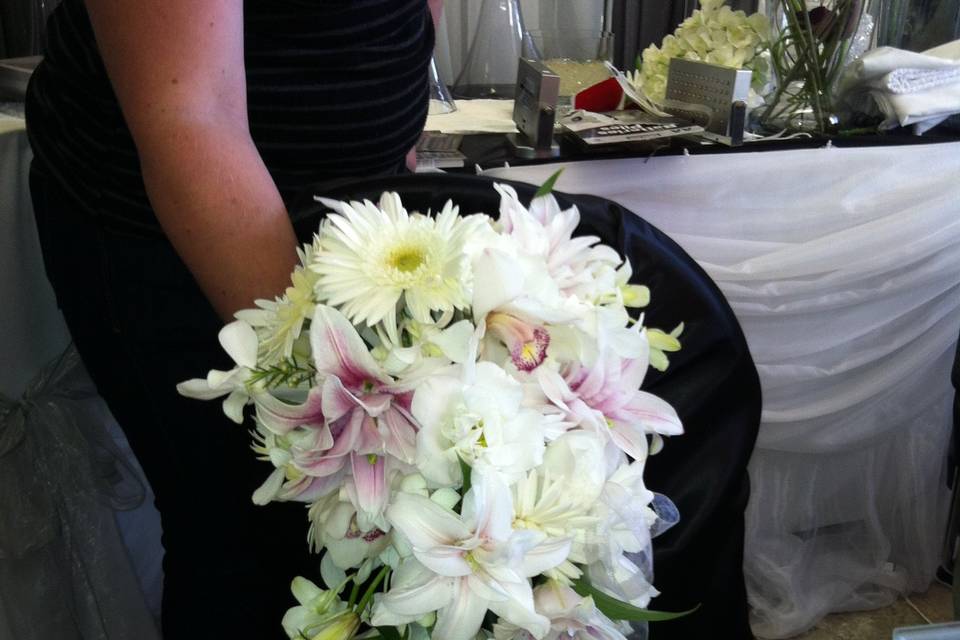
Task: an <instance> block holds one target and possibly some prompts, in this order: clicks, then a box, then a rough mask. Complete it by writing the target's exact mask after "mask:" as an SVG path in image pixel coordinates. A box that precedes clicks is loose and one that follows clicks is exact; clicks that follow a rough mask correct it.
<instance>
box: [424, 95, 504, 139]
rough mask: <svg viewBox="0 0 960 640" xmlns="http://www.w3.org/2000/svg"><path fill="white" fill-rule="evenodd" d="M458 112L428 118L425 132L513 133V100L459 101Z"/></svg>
mask: <svg viewBox="0 0 960 640" xmlns="http://www.w3.org/2000/svg"><path fill="white" fill-rule="evenodd" d="M456 103H457V110H456V111H454V112H452V113H441V114H437V115H432V116H427V124H426V126H425V127H424V131H439V132H441V133H463V134H467V133H513V132H515V131H516V130H517V125H516V123H515V122H514V121H513V100H457V101H456Z"/></svg>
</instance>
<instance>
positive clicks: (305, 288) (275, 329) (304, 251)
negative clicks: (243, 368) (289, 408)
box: [235, 244, 317, 365]
mask: <svg viewBox="0 0 960 640" xmlns="http://www.w3.org/2000/svg"><path fill="white" fill-rule="evenodd" d="M315 254H316V248H315V247H314V246H313V245H311V244H305V245H303V247H302V248H298V249H297V255H299V256H300V265H298V266H297V267H296V269H294V272H293V273H292V274H291V276H290V282H291V285H292V286H290V287H287V289H286V291H285V292H284V294H283V295H282V296H279V297H277V298H274V299H273V300H257V301H255V304H256V305H257V308H256V309H243V310H241V311H238V312H237V313H236V314H235V316H236V318H237V319H238V320H243V321H245V322H247V323H248V324H250V326H252V327H253V328H254V329H256V330H257V335H258V337H259V338H260V350H259V354H258V357H257V361H258V363H259V364H262V365H272V364H276V363H277V362H280V361H281V360H284V359H286V358H289V357H290V356H291V355H293V351H294V344H295V343H296V341H297V339H298V338H300V334H301V333H302V332H303V326H304V323H305V322H306V321H307V320H309V319H311V318H312V317H313V309H314V307H316V306H317V301H316V300H315V299H314V295H315V294H314V287H315V286H316V282H317V274H315V273H313V272H312V271H310V270H309V269H307V267H308V266H309V265H310V264H311V263H312V262H313V260H314V255H315Z"/></svg>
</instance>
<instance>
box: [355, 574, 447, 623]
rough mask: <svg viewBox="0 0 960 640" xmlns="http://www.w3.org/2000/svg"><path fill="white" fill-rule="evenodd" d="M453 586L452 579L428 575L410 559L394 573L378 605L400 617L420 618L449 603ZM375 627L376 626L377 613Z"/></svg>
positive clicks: (375, 621)
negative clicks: (391, 583) (390, 583)
mask: <svg viewBox="0 0 960 640" xmlns="http://www.w3.org/2000/svg"><path fill="white" fill-rule="evenodd" d="M453 582H454V580H453V579H451V578H445V577H442V576H438V575H436V574H434V573H431V572H430V571H428V570H427V569H426V568H425V567H423V565H421V564H420V563H419V562H417V561H416V560H414V559H409V560H406V561H404V562H403V564H401V565H400V567H399V568H398V569H397V573H396V575H395V576H394V579H393V586H392V588H391V589H390V591H388V592H387V593H386V595H384V597H383V600H382V602H381V603H380V604H381V605H382V607H385V608H386V609H389V610H390V611H392V612H393V613H395V614H399V615H401V616H416V617H420V616H422V615H424V614H426V613H430V612H431V611H436V610H437V609H440V608H442V607H445V606H447V604H449V603H450V600H451V599H452V597H453V589H452V588H451V587H452V586H453V585H452V583H453ZM374 624H375V625H376V624H379V622H377V614H376V612H374Z"/></svg>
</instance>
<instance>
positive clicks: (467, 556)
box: [463, 551, 480, 573]
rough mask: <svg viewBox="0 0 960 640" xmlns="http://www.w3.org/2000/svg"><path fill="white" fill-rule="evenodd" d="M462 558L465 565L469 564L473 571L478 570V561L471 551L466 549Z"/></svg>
mask: <svg viewBox="0 0 960 640" xmlns="http://www.w3.org/2000/svg"><path fill="white" fill-rule="evenodd" d="M463 559H464V560H466V562H467V566H469V567H470V569H471V570H472V571H473V572H474V573H477V572H478V571H480V562H479V561H477V559H476V558H475V557H473V552H472V551H468V552H467V553H466V554H464V556H463Z"/></svg>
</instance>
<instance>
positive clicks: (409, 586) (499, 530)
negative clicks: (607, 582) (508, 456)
mask: <svg viewBox="0 0 960 640" xmlns="http://www.w3.org/2000/svg"><path fill="white" fill-rule="evenodd" d="M474 482H475V484H474V485H473V488H472V489H471V490H470V491H468V492H467V495H466V496H464V506H463V513H462V516H458V515H456V514H455V513H453V512H452V511H450V510H448V509H445V508H443V507H441V506H440V505H438V504H436V503H435V502H433V501H431V500H429V499H428V498H425V497H423V496H419V495H411V494H400V495H399V496H397V498H396V499H395V500H394V502H393V504H391V505H390V507H389V508H388V509H387V519H388V520H390V522H391V523H392V524H393V526H394V528H395V529H396V530H398V531H400V532H401V533H402V534H403V535H404V536H405V537H406V538H407V540H409V542H410V545H411V547H412V550H413V557H410V558H408V559H406V560H404V561H403V563H402V564H401V565H400V567H398V569H397V572H396V574H395V576H394V579H393V582H392V585H391V588H390V590H389V591H388V592H387V593H386V594H385V595H384V596H383V597H382V598H381V599H380V600H379V601H378V602H377V605H376V607H375V608H374V613H373V620H372V623H373V625H375V626H381V625H397V624H404V623H407V622H412V621H413V620H416V619H419V618H421V617H422V616H424V615H425V614H429V613H431V612H433V611H437V621H436V626H435V627H434V629H433V633H432V637H435V638H444V639H445V640H470V639H472V638H473V637H474V636H475V635H476V633H477V631H478V630H479V629H480V625H481V623H482V622H483V617H484V614H485V613H486V612H487V611H488V610H490V611H492V612H494V613H495V614H497V615H498V616H499V617H500V619H501V620H503V621H505V622H510V623H512V624H514V625H516V626H518V627H520V628H522V629H526V630H527V631H529V632H530V633H531V634H532V635H533V636H534V637H536V638H541V637H543V636H544V635H545V634H546V633H547V632H548V631H549V629H550V621H549V619H548V618H546V617H545V616H543V615H541V614H539V613H537V612H536V611H535V607H534V601H533V590H532V588H531V585H530V580H529V579H530V578H531V577H533V576H536V575H539V574H541V573H543V572H544V571H546V570H548V569H550V568H552V567H555V566H557V565H558V564H560V563H561V562H563V561H564V559H566V557H567V554H568V553H569V550H570V542H569V541H568V540H563V539H559V540H558V539H551V538H547V537H546V536H545V535H543V534H541V533H537V532H533V531H517V530H514V529H513V528H512V526H511V522H512V520H513V505H512V501H511V497H510V492H509V490H508V489H507V487H506V485H504V484H503V483H502V482H500V481H499V480H498V479H497V478H495V477H494V476H492V475H485V474H479V473H478V474H476V475H475V476H474Z"/></svg>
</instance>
